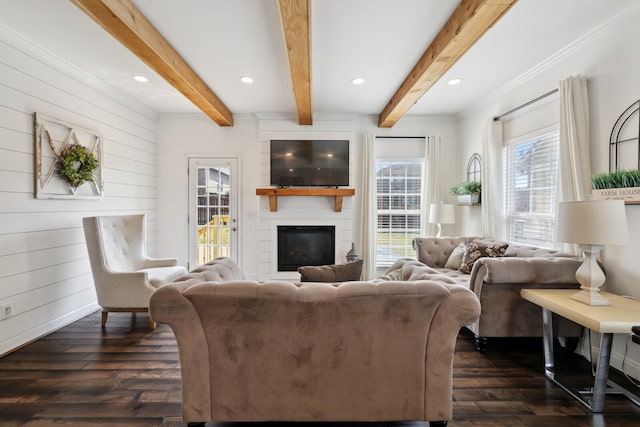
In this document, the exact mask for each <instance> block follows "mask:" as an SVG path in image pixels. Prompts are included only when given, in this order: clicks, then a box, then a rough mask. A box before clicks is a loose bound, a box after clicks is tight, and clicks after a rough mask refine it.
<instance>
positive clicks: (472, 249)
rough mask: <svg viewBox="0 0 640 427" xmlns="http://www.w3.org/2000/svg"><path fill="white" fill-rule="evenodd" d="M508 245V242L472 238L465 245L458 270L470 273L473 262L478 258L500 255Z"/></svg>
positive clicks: (502, 254)
mask: <svg viewBox="0 0 640 427" xmlns="http://www.w3.org/2000/svg"><path fill="white" fill-rule="evenodd" d="M508 247H509V244H508V243H505V242H499V241H488V240H482V239H474V240H472V241H470V242H469V243H467V245H466V248H465V251H464V255H463V256H462V263H461V264H460V268H459V270H460V271H461V272H463V273H471V269H472V268H473V264H475V262H476V261H477V260H478V259H480V258H483V257H489V258H498V257H502V256H504V253H505V252H506V251H507V248H508Z"/></svg>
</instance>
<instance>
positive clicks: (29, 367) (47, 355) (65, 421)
mask: <svg viewBox="0 0 640 427" xmlns="http://www.w3.org/2000/svg"><path fill="white" fill-rule="evenodd" d="M560 361H561V363H560V362H559V363H558V372H560V370H561V369H562V370H569V371H571V372H574V373H576V374H584V373H585V371H584V369H585V363H584V360H583V359H582V358H579V357H577V356H573V355H570V354H564V355H561V357H560ZM586 365H587V368H586V369H587V372H586V376H585V378H587V382H589V381H590V379H589V378H588V375H589V372H588V369H589V368H588V364H586ZM542 366H543V362H542V342H541V340H539V339H518V340H493V341H489V348H488V351H487V353H484V354H481V353H479V352H477V351H476V350H475V346H474V342H473V338H472V336H471V335H470V334H468V333H465V332H464V330H463V331H461V333H460V337H459V339H458V343H457V346H456V356H455V362H454V382H453V386H454V391H453V398H454V405H453V407H454V419H453V420H452V421H450V422H449V426H451V427H463V426H464V427H467V426H469V427H477V426H509V427H514V426H544V427H552V426H563V427H565V426H569V427H572V426H575V427H582V426H589V427H599V426H606V427H617V426H640V408H638V407H636V406H634V405H633V404H632V403H631V402H629V401H628V400H627V399H626V398H624V397H622V396H608V397H607V401H606V407H605V412H604V414H601V415H593V414H591V413H590V412H589V411H588V410H587V409H586V408H584V407H583V406H582V405H580V403H578V402H577V401H575V400H574V399H573V398H571V397H570V396H569V395H568V394H567V393H565V392H564V391H563V390H561V389H560V388H558V387H557V386H556V385H554V384H553V383H551V382H550V381H548V380H547V379H546V378H545V376H544V374H543V369H542ZM180 399H181V396H180V367H179V361H178V353H177V347H176V343H175V340H174V337H173V333H172V332H171V329H169V327H168V326H166V325H162V324H159V325H158V328H157V329H156V330H154V331H151V330H149V326H148V318H147V316H146V314H141V313H138V314H129V313H114V314H112V315H110V316H109V322H108V323H107V328H106V329H105V330H104V331H103V330H102V329H101V328H100V313H99V312H96V313H94V314H91V315H89V316H87V317H85V318H83V319H81V320H79V321H77V322H74V323H73V324H71V325H69V326H67V327H65V328H63V329H61V330H59V331H56V332H54V333H52V334H50V335H48V336H46V337H43V338H41V339H39V340H37V341H36V342H34V343H31V344H29V345H27V346H25V347H23V348H21V349H19V350H17V351H15V352H13V353H11V354H9V355H7V356H5V357H3V358H0V426H2V427H13V426H46V427H49V426H82V427H91V426H106V425H109V426H112V427H113V426H127V427H137V426H161V427H181V426H185V424H183V423H182V422H181V417H180ZM258 424H259V423H242V424H240V423H218V424H209V425H208V426H207V427H223V426H224V427H230V426H238V425H242V426H256V425H258ZM263 424H267V425H270V426H273V425H277V423H263ZM263 424H260V425H263ZM297 425H302V424H300V423H287V426H289V427H292V426H297ZM313 425H314V426H318V427H320V426H345V427H346V426H360V425H367V426H369V427H382V426H394V427H400V426H412V427H425V426H426V425H427V424H426V423H363V424H361V423H313Z"/></svg>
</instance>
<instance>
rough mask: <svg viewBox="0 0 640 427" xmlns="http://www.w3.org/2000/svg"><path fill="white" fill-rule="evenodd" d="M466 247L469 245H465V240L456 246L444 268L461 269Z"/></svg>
mask: <svg viewBox="0 0 640 427" xmlns="http://www.w3.org/2000/svg"><path fill="white" fill-rule="evenodd" d="M466 248H467V245H465V244H464V242H462V243H460V244H459V245H458V246H456V247H455V248H454V249H453V251H451V254H450V255H449V258H448V259H447V262H446V263H445V264H444V268H450V269H451V270H457V269H459V268H460V266H461V265H462V257H463V256H464V251H465V249H466Z"/></svg>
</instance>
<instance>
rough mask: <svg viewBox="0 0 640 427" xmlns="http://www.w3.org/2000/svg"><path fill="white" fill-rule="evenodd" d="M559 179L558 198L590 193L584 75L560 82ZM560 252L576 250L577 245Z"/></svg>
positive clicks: (581, 198)
mask: <svg viewBox="0 0 640 427" xmlns="http://www.w3.org/2000/svg"><path fill="white" fill-rule="evenodd" d="M559 93H560V176H559V178H560V182H559V185H558V201H560V202H568V201H574V200H586V198H587V195H588V194H590V193H591V164H590V156H589V97H588V92H587V78H586V77H584V76H580V75H578V76H571V77H569V78H567V79H565V80H562V81H560V84H559ZM563 250H564V251H568V252H572V253H575V254H578V253H579V249H578V247H577V245H574V244H565V245H564V247H563Z"/></svg>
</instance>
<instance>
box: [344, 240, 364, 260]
mask: <svg viewBox="0 0 640 427" xmlns="http://www.w3.org/2000/svg"><path fill="white" fill-rule="evenodd" d="M346 258H347V262H355V261H359V260H361V259H362V258H361V257H360V254H359V253H358V251H356V244H355V243H351V249H349V252H347V257H346Z"/></svg>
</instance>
